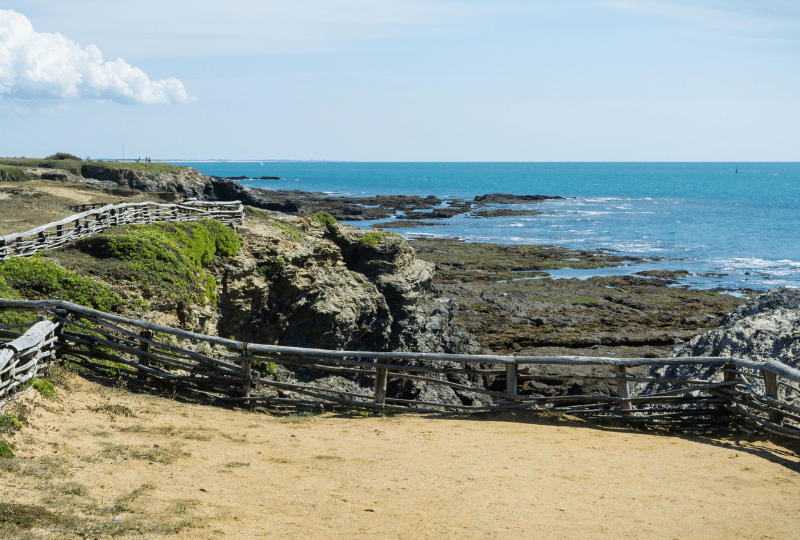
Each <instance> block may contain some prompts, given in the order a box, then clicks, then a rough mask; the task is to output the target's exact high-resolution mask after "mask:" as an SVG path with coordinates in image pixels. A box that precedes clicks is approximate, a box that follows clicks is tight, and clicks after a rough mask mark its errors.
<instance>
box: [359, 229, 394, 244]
mask: <svg viewBox="0 0 800 540" xmlns="http://www.w3.org/2000/svg"><path fill="white" fill-rule="evenodd" d="M390 236H397V237H399V236H400V235H399V234H397V233H392V232H382V231H374V232H368V233H366V234H365V235H364V236H362V237H361V243H362V244H372V245H375V244H383V242H384V240H386V238H387V237H390Z"/></svg>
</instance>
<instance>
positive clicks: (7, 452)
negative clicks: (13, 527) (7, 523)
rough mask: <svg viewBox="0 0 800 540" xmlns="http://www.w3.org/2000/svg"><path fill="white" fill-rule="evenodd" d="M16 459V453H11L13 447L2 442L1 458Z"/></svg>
mask: <svg viewBox="0 0 800 540" xmlns="http://www.w3.org/2000/svg"><path fill="white" fill-rule="evenodd" d="M15 457H16V456H15V455H14V452H12V451H11V445H10V444H8V443H7V442H6V441H2V440H0V458H7V459H13V458H15ZM2 521H3V518H2V517H0V523H2Z"/></svg>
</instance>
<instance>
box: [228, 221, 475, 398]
mask: <svg viewBox="0 0 800 540" xmlns="http://www.w3.org/2000/svg"><path fill="white" fill-rule="evenodd" d="M240 234H242V236H243V237H244V239H245V244H244V247H243V248H242V250H241V251H240V253H239V255H238V256H237V257H235V258H233V259H228V260H224V261H219V262H218V264H217V266H216V267H215V268H214V272H215V273H216V275H217V279H218V282H220V283H221V284H222V291H221V292H220V293H219V311H220V318H219V321H218V333H219V335H222V336H226V337H227V336H231V335H232V336H235V337H236V338H237V339H242V340H245V341H252V342H258V343H273V344H280V345H291V346H298V347H312V348H323V349H346V350H374V351H383V350H409V351H420V352H452V353H473V354H474V353H480V352H481V348H480V345H479V344H478V343H477V341H476V340H475V338H474V337H473V336H472V335H471V334H469V333H468V332H466V331H465V330H463V329H462V328H461V327H460V326H458V325H456V324H454V322H453V317H454V314H455V311H456V304H455V302H453V301H452V300H450V299H445V298H442V297H441V296H440V295H439V294H438V291H437V290H436V289H435V287H434V286H433V283H432V278H433V265H432V264H430V263H427V262H424V261H421V260H419V259H417V258H416V257H415V256H414V251H413V249H412V248H411V247H410V246H409V245H408V243H407V242H406V241H405V240H403V239H402V238H401V237H400V236H398V235H394V234H391V233H376V232H370V231H365V230H362V229H358V228H355V227H350V226H347V225H342V224H339V223H334V224H330V225H327V226H326V225H323V224H321V223H318V222H317V221H314V220H313V219H308V218H300V219H294V220H274V219H262V220H249V221H248V223H247V224H246V226H245V227H243V228H242V229H240ZM275 377H277V378H278V380H291V379H294V380H305V381H313V382H314V384H315V385H317V386H322V387H326V388H333V389H337V390H342V391H348V392H354V393H370V392H371V391H372V389H371V384H372V382H371V381H360V380H359V379H358V377H349V376H331V375H330V374H329V373H322V372H316V371H315V370H307V369H302V368H298V369H291V370H290V369H284V368H280V367H279V369H278V371H277V373H276V374H275ZM462 378H463V380H458V381H457V382H460V383H461V384H483V383H484V381H482V380H480V381H478V380H475V381H470V380H469V379H468V378H467V377H462ZM389 395H390V396H403V397H406V398H419V399H423V400H426V401H436V402H440V403H478V402H480V399H479V397H478V396H477V395H471V393H469V392H459V393H458V394H457V393H456V392H453V391H452V390H450V389H449V388H444V389H441V388H437V389H434V388H432V387H429V386H428V385H427V384H426V383H417V382H411V381H409V382H397V383H394V384H393V385H390V388H389Z"/></svg>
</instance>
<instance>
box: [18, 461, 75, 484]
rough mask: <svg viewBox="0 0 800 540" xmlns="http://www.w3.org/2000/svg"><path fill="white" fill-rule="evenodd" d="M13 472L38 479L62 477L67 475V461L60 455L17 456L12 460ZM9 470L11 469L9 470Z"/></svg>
mask: <svg viewBox="0 0 800 540" xmlns="http://www.w3.org/2000/svg"><path fill="white" fill-rule="evenodd" d="M12 463H13V472H15V473H17V474H19V475H21V476H30V477H34V478H38V479H39V480H50V479H51V478H56V477H58V478H63V477H65V476H67V473H68V471H67V466H68V465H69V464H68V462H67V461H66V460H65V459H64V458H62V457H42V458H38V459H21V458H17V459H15V460H14V461H13V462H12ZM9 472H11V471H9Z"/></svg>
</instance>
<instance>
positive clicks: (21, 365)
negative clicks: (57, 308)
mask: <svg viewBox="0 0 800 540" xmlns="http://www.w3.org/2000/svg"><path fill="white" fill-rule="evenodd" d="M19 326H30V325H14V326H12V327H8V326H6V327H3V328H0V336H4V337H8V336H12V337H15V339H13V340H11V341H9V342H7V343H4V344H3V345H1V346H0V413H2V411H3V406H4V405H5V404H6V403H7V402H8V401H9V400H10V399H11V397H12V396H14V395H15V394H17V393H18V392H19V391H20V390H21V389H23V388H24V387H25V383H27V382H28V381H30V380H31V379H33V378H34V377H36V375H37V374H38V373H39V372H40V371H42V370H44V369H45V368H47V367H48V366H49V365H50V364H51V363H52V362H53V361H54V359H55V353H56V350H57V349H58V347H59V343H58V340H59V336H57V335H56V332H57V331H58V330H59V329H60V328H62V326H63V325H61V324H60V323H57V322H53V321H50V320H47V318H46V317H44V316H38V317H37V322H36V323H35V324H34V325H33V326H30V328H28V330H27V331H25V332H24V333H22V334H17V333H15V332H13V331H12V330H11V329H12V328H14V327H19Z"/></svg>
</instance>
